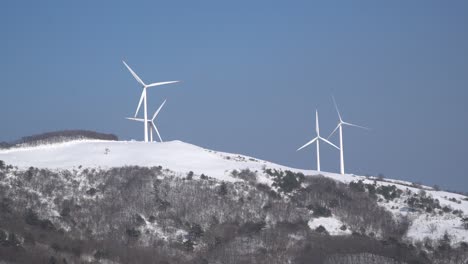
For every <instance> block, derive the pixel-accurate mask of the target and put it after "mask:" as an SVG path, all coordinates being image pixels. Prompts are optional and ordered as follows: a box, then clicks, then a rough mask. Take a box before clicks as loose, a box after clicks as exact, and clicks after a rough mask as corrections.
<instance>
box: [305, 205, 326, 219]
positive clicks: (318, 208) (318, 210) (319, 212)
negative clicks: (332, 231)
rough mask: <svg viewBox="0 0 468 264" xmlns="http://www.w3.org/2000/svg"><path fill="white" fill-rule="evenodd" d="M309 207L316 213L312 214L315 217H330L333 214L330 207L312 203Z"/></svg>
mask: <svg viewBox="0 0 468 264" xmlns="http://www.w3.org/2000/svg"><path fill="white" fill-rule="evenodd" d="M307 209H309V210H313V211H314V213H313V214H312V215H313V216H314V217H330V216H331V211H330V209H328V208H326V207H325V206H322V205H319V204H311V205H309V206H307Z"/></svg>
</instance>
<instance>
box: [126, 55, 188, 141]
mask: <svg viewBox="0 0 468 264" xmlns="http://www.w3.org/2000/svg"><path fill="white" fill-rule="evenodd" d="M122 62H123V64H124V65H125V67H127V69H128V70H129V71H130V73H131V74H132V75H133V77H134V78H135V79H136V80H137V82H138V83H140V84H141V85H142V86H143V91H142V92H141V96H140V102H139V103H138V107H137V110H136V112H135V117H136V116H137V114H138V111H139V110H140V106H141V103H142V102H143V101H144V106H143V107H144V123H145V142H148V111H147V109H148V108H147V99H146V89H147V88H150V87H154V86H160V85H164V84H170V83H176V82H179V81H169V82H157V83H151V84H145V83H144V82H143V81H142V80H141V79H140V77H138V75H137V74H136V73H135V72H134V71H133V70H132V68H130V66H128V65H127V63H125V61H122Z"/></svg>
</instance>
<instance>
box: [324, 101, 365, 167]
mask: <svg viewBox="0 0 468 264" xmlns="http://www.w3.org/2000/svg"><path fill="white" fill-rule="evenodd" d="M332 99H333V104H334V105H335V109H336V112H337V113H338V118H339V119H340V122H338V125H337V126H336V128H335V129H334V130H333V132H331V134H330V135H329V136H328V138H330V137H331V136H332V135H333V134H334V133H335V132H336V130H337V129H338V128H339V129H340V173H341V174H344V173H345V168H344V154H343V126H352V127H358V128H362V129H366V130H369V128H367V127H363V126H358V125H355V124H351V123H348V122H345V121H343V119H342V118H341V114H340V111H339V110H338V105H337V104H336V101H335V97H334V96H332Z"/></svg>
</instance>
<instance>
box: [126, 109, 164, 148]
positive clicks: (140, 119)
mask: <svg viewBox="0 0 468 264" xmlns="http://www.w3.org/2000/svg"><path fill="white" fill-rule="evenodd" d="M165 103H166V100H164V102H163V103H162V104H161V106H159V108H158V110H156V112H154V115H153V118H152V119H151V120H147V121H146V122H145V120H144V119H143V118H135V117H127V119H129V120H135V121H140V122H145V123H149V124H151V126H152V127H150V142H153V128H154V130H155V131H156V133H157V134H158V137H159V141H160V142H163V140H162V138H161V135H160V134H159V131H158V128H157V127H156V125H155V124H154V120H155V119H156V116H158V114H159V111H161V108H162V107H163V106H164V104H165Z"/></svg>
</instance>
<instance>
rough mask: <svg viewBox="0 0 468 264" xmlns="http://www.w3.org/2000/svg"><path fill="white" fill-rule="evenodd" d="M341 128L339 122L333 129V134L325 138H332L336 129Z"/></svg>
mask: <svg viewBox="0 0 468 264" xmlns="http://www.w3.org/2000/svg"><path fill="white" fill-rule="evenodd" d="M340 126H341V122H340V123H338V125H337V126H336V127H335V129H334V130H333V132H331V133H330V135H329V136H328V137H327V138H330V137H331V136H333V134H335V132H336V130H338V128H339V127H340Z"/></svg>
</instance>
